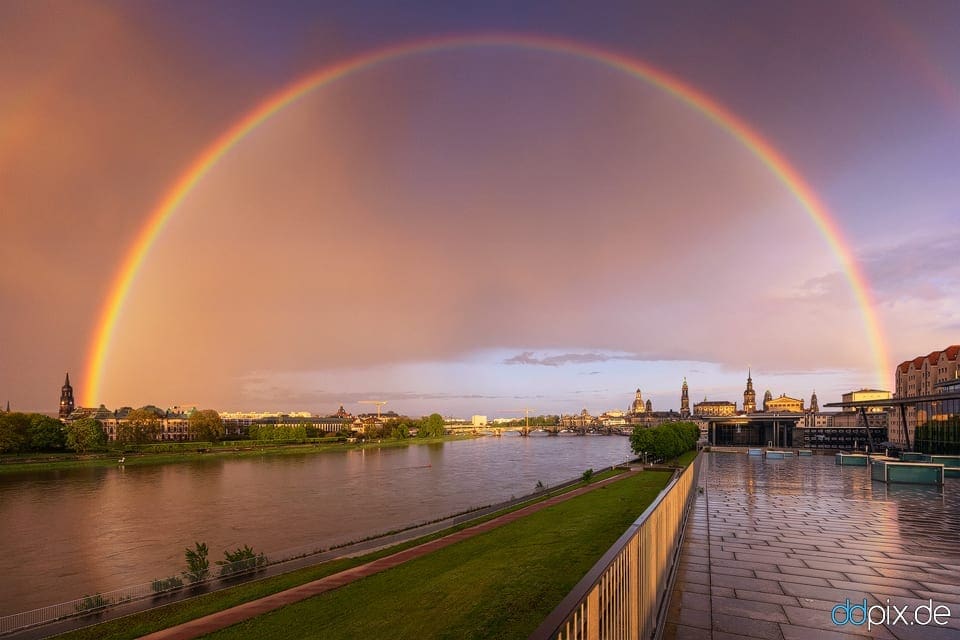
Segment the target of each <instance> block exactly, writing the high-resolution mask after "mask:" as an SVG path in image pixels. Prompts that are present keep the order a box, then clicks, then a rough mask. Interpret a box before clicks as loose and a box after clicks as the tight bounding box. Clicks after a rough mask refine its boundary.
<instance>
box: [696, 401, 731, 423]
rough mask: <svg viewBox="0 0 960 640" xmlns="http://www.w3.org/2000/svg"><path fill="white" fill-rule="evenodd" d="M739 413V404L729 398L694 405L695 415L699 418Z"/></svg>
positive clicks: (720, 416)
mask: <svg viewBox="0 0 960 640" xmlns="http://www.w3.org/2000/svg"><path fill="white" fill-rule="evenodd" d="M736 414H737V405H736V403H734V402H729V401H727V400H718V401H708V400H707V399H706V398H704V399H703V402H698V403H697V404H695V405H693V415H695V416H696V417H698V418H722V417H724V416H733V415H736Z"/></svg>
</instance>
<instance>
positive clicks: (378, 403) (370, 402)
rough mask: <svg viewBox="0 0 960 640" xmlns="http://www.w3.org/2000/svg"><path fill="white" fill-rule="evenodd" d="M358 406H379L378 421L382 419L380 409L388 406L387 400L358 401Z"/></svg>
mask: <svg viewBox="0 0 960 640" xmlns="http://www.w3.org/2000/svg"><path fill="white" fill-rule="evenodd" d="M357 404H375V405H377V419H378V420H379V419H380V407H382V406H383V405H385V404H387V401H386V400H358V401H357Z"/></svg>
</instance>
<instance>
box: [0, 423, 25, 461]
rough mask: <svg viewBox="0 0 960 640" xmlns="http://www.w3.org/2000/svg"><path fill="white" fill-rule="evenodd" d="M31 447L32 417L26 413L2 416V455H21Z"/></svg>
mask: <svg viewBox="0 0 960 640" xmlns="http://www.w3.org/2000/svg"><path fill="white" fill-rule="evenodd" d="M29 446H30V416H29V415H27V414H25V413H4V414H3V415H0V453H20V452H21V451H26V450H27V448H28V447H29Z"/></svg>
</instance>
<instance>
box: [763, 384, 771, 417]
mask: <svg viewBox="0 0 960 640" xmlns="http://www.w3.org/2000/svg"><path fill="white" fill-rule="evenodd" d="M771 400H773V394H772V393H770V389H767V392H766V393H764V394H763V411H764V413H766V411H767V403H768V402H770V401H771Z"/></svg>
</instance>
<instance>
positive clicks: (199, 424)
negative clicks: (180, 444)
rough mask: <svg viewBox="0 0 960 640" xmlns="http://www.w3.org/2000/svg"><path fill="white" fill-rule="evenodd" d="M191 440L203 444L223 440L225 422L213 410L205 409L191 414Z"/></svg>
mask: <svg viewBox="0 0 960 640" xmlns="http://www.w3.org/2000/svg"><path fill="white" fill-rule="evenodd" d="M189 429H190V438H191V439H193V440H199V441H201V442H217V441H218V440H220V439H221V438H223V434H224V429H223V420H221V419H220V414H219V413H217V412H216V411H214V410H213V409H203V410H201V411H194V412H193V413H191V414H190V421H189Z"/></svg>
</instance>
